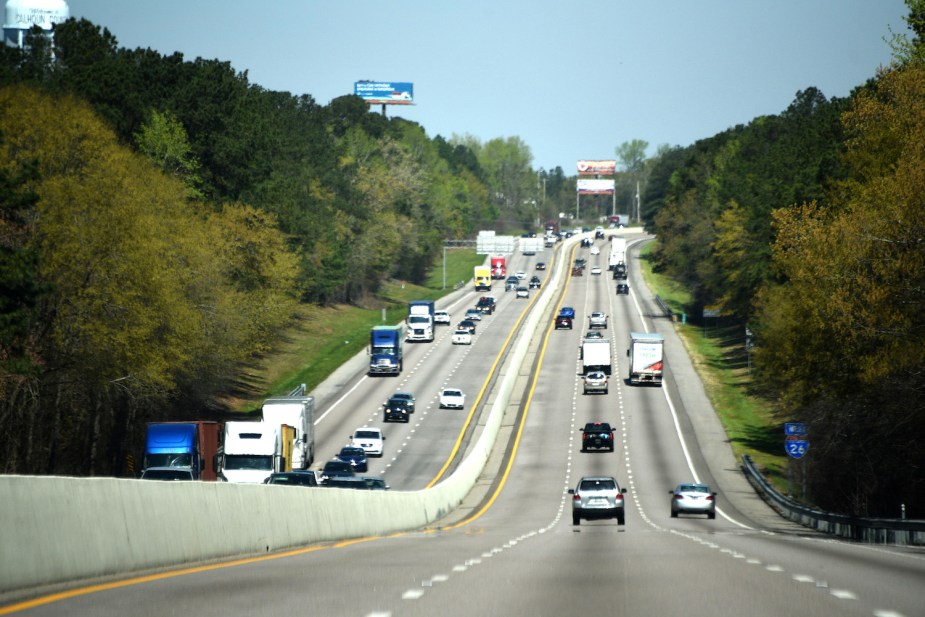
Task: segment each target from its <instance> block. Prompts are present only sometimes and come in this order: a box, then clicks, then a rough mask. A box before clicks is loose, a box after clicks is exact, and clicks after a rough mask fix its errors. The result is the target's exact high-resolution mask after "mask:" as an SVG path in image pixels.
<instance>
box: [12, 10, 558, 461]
mask: <svg viewBox="0 0 925 617" xmlns="http://www.w3.org/2000/svg"><path fill="white" fill-rule="evenodd" d="M531 165H532V155H531V153H530V150H529V147H528V146H527V145H526V144H525V143H523V142H522V140H520V139H519V138H517V137H507V138H495V139H492V140H489V141H487V142H484V143H483V142H481V141H479V140H478V139H476V138H474V137H471V136H468V135H462V136H457V135H453V136H450V137H449V138H444V137H442V136H439V135H438V136H435V137H429V136H428V135H427V134H426V132H425V130H424V128H423V127H422V126H420V125H419V124H417V123H414V122H410V121H407V120H403V119H400V118H392V119H389V118H386V117H384V116H383V115H381V114H377V113H371V112H370V110H369V107H368V106H367V104H366V103H365V102H363V101H362V100H361V99H359V98H358V97H356V96H353V95H345V96H343V97H339V98H336V99H334V100H333V101H331V102H330V103H329V104H327V105H320V104H318V103H317V102H316V101H315V100H313V99H312V97H311V96H308V95H304V94H303V95H293V94H290V93H288V92H275V91H269V90H266V89H264V88H262V87H260V86H258V85H255V84H252V83H250V82H249V80H248V77H247V73H246V72H238V71H236V70H235V69H234V68H233V67H232V66H231V65H230V64H229V63H227V62H223V61H220V60H205V59H202V58H196V59H195V60H187V59H185V58H184V57H183V56H182V54H179V53H175V54H171V55H162V54H159V53H156V52H154V51H152V50H150V49H125V48H122V47H120V46H119V45H118V42H117V40H116V38H115V37H114V36H113V35H112V34H111V33H110V32H109V31H108V30H106V29H104V28H100V27H99V26H96V25H94V24H92V23H91V22H89V21H87V20H75V19H69V20H68V21H67V22H65V23H63V24H58V25H56V27H55V30H54V38H53V40H50V39H49V38H47V37H46V36H44V35H43V34H42V33H41V31H40V30H38V29H34V30H33V31H32V32H31V33H30V34H29V36H28V37H27V45H26V47H25V50H19V49H15V48H9V47H6V46H0V427H2V428H0V457H2V461H3V462H2V464H0V471H2V472H6V473H59V474H90V475H94V474H102V475H121V474H126V473H129V471H130V470H129V469H128V466H129V463H127V461H129V460H130V457H129V455H130V454H131V453H133V452H136V451H138V445H139V441H140V439H141V435H142V434H143V430H144V423H145V422H146V421H151V420H162V419H189V418H191V417H203V414H205V413H207V410H209V408H210V404H211V402H212V401H213V400H214V399H215V396H216V394H217V393H220V392H222V391H223V389H224V388H226V387H227V385H228V380H229V379H231V378H232V376H233V375H234V374H235V370H236V369H237V367H238V366H240V363H241V362H242V361H244V360H246V359H248V358H251V357H253V356H254V355H256V354H260V353H263V352H265V351H267V349H268V347H269V346H270V345H272V343H273V341H274V337H275V336H277V335H278V333H279V331H280V329H281V328H283V327H285V326H286V325H287V324H289V323H290V322H291V318H292V315H293V312H294V310H295V308H296V306H297V305H298V304H299V303H313V304H318V305H332V304H337V303H357V304H362V303H363V302H364V301H365V300H366V299H367V298H368V297H369V296H371V295H374V294H375V293H376V292H377V290H378V289H379V288H380V286H381V284H382V283H383V282H384V281H386V280H388V279H389V278H398V279H402V280H408V281H411V282H422V281H423V280H424V277H425V274H426V272H427V271H428V269H429V268H431V267H432V265H433V263H434V261H435V260H436V259H437V258H438V257H439V256H440V255H441V253H442V246H443V242H444V240H445V239H459V238H472V237H474V236H475V233H476V232H477V230H479V229H482V228H491V229H499V230H501V231H503V230H504V229H529V228H531V227H532V226H533V224H534V223H535V220H536V219H537V218H540V217H542V216H544V215H545V213H542V212H540V208H547V209H548V211H549V212H554V211H556V210H557V209H559V208H560V207H561V206H559V205H558V204H557V203H556V195H557V193H556V187H557V186H558V187H562V190H563V191H564V190H567V188H565V183H564V173H563V172H562V170H561V169H558V168H557V169H556V170H552V171H551V172H548V173H546V172H543V173H544V177H548V180H549V181H548V182H547V184H548V196H549V200H548V203H538V201H537V199H536V196H537V194H538V192H537V186H538V178H539V176H538V175H537V173H536V172H535V171H534V170H533V169H532V168H531Z"/></svg>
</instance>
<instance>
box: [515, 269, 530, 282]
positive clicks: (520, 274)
mask: <svg viewBox="0 0 925 617" xmlns="http://www.w3.org/2000/svg"><path fill="white" fill-rule="evenodd" d="M514 276H516V277H517V280H518V281H522V280H524V279H525V278H527V273H526V272H524V271H523V270H518V271H517V272H515V273H514Z"/></svg>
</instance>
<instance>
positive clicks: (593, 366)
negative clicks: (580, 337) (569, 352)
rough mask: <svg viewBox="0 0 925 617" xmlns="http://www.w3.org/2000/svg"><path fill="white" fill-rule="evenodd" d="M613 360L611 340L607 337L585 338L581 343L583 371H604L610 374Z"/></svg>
mask: <svg viewBox="0 0 925 617" xmlns="http://www.w3.org/2000/svg"><path fill="white" fill-rule="evenodd" d="M612 370H613V361H612V359H611V355H610V341H609V340H607V339H593V338H592V339H585V340H584V341H582V343H581V372H582V374H583V375H587V374H588V373H590V372H591V371H603V372H604V374H605V375H610V374H611V371H612Z"/></svg>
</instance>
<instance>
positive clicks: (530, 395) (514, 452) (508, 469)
mask: <svg viewBox="0 0 925 617" xmlns="http://www.w3.org/2000/svg"><path fill="white" fill-rule="evenodd" d="M574 254H575V247H572V253H571V255H570V256H569V260H571V257H572V256H573V255H574ZM566 271H567V273H566V279H565V286H564V288H563V290H562V295H561V296H560V300H559V303H558V304H557V305H556V312H557V313H558V310H559V308H560V307H561V306H562V301H563V299H564V298H565V292H566V291H567V290H568V284H569V281H570V280H571V273H570V272H569V271H568V269H566ZM554 329H555V321H553V322H551V323H550V324H549V325H547V326H546V334H545V335H544V336H543V345H542V346H541V347H540V356H539V361H538V363H537V366H536V371H535V372H534V373H533V380H532V381H531V383H530V390H529V392H528V393H527V401H526V404H525V406H524V413H523V415H522V416H521V418H520V423H519V424H518V425H517V437H516V438H515V439H514V446H513V447H512V448H511V456H510V458H509V459H508V462H507V466H506V467H505V468H504V473H503V474H502V475H501V481H500V482H498V486H497V487H496V488H495V491H494V492H493V493H492V495H491V497H490V498H489V499H488V501H486V502H485V505H484V506H482V508H481V509H480V510H479V511H478V512H476V513H474V514H473V515H472V516H470V517H468V518H466V519H464V520H462V521H460V522H458V523H455V524H453V525H448V526H446V527H444V528H443V529H447V530H449V529H458V528H459V527H462V526H464V525H468V524H469V523H471V522H472V521H474V520H476V519H478V518H479V517H481V516H482V515H483V514H485V513H486V512H487V511H488V509H489V508H491V506H492V505H494V503H495V501H496V500H497V499H498V496H499V495H500V494H501V490H502V489H503V488H504V485H505V484H506V483H507V478H508V476H509V475H510V473H511V469H512V468H513V467H514V460H515V459H516V458H517V450H518V448H519V447H520V439H521V437H522V436H523V432H524V426H525V425H526V424H527V416H528V415H529V413H530V405H531V403H532V402H533V392H534V391H535V390H536V382H537V380H538V379H539V375H540V368H541V367H542V366H543V359H544V358H545V357H546V347H547V345H548V344H549V336H550V335H551V334H552V332H553V330H554Z"/></svg>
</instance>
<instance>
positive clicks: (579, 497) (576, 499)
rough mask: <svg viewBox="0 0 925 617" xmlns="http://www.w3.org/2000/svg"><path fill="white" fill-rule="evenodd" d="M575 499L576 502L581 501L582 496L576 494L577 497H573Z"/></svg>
mask: <svg viewBox="0 0 925 617" xmlns="http://www.w3.org/2000/svg"><path fill="white" fill-rule="evenodd" d="M573 499H574V500H575V501H581V495H579V494H578V493H575V497H573Z"/></svg>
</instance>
